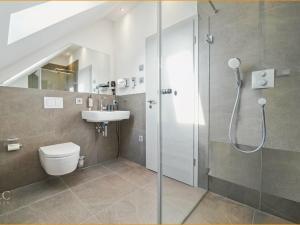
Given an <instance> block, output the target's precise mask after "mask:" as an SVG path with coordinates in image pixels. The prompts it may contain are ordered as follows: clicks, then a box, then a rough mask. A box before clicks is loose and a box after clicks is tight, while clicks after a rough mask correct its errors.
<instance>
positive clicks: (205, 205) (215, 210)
mask: <svg viewBox="0 0 300 225" xmlns="http://www.w3.org/2000/svg"><path fill="white" fill-rule="evenodd" d="M253 213H254V210H253V209H251V208H249V207H247V206H244V205H241V204H239V203H236V202H234V201H231V200H229V199H225V198H223V197H221V196H219V195H216V194H213V193H211V192H209V193H207V195H206V196H205V197H204V199H203V200H202V201H201V202H200V204H199V205H198V206H197V208H196V209H195V210H194V211H193V212H192V214H191V215H190V216H189V218H188V219H187V220H186V221H185V223H187V224H199V223H204V224H217V223H226V224H245V223H252V218H253Z"/></svg>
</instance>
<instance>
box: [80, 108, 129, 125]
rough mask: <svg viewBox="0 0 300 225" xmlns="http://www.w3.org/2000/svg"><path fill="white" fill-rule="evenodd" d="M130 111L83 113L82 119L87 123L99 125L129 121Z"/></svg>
mask: <svg viewBox="0 0 300 225" xmlns="http://www.w3.org/2000/svg"><path fill="white" fill-rule="evenodd" d="M129 116H130V111H82V112H81V117H82V119H84V120H86V121H87V122H93V123H99V122H109V121H119V120H127V119H129Z"/></svg>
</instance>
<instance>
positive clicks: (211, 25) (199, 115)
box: [146, 1, 300, 223]
mask: <svg viewBox="0 0 300 225" xmlns="http://www.w3.org/2000/svg"><path fill="white" fill-rule="evenodd" d="M178 4H180V3H178ZM181 4H182V7H181V10H180V11H176V7H175V6H174V5H173V6H167V4H165V2H161V5H160V6H159V7H158V10H160V11H158V13H159V12H160V13H161V14H160V17H159V19H160V23H159V27H160V30H159V32H158V36H156V37H157V39H155V38H152V39H148V40H147V41H146V46H149V45H151V40H152V42H153V41H154V40H158V41H159V44H158V46H159V47H160V48H159V53H158V55H159V56H160V58H159V59H158V60H157V61H153V62H152V63H153V64H155V63H156V65H157V64H158V66H157V67H155V68H156V69H157V74H158V76H157V80H155V81H150V84H152V85H156V87H157V90H159V91H158V92H156V93H153V95H152V96H151V98H148V99H147V100H148V103H147V105H146V106H147V107H148V109H147V110H148V111H150V110H152V111H153V108H156V111H155V112H153V114H152V119H153V121H160V123H159V126H157V127H159V134H160V135H159V136H155V135H154V133H153V136H152V139H147V143H148V142H149V140H150V144H153V145H155V146H156V147H157V149H158V152H156V153H154V154H153V152H152V153H150V155H149V157H150V158H151V157H152V158H151V160H149V161H147V163H148V168H151V166H152V167H153V165H154V167H155V166H157V167H156V168H155V169H154V170H157V171H159V172H160V173H159V174H158V177H159V179H158V180H159V181H160V182H161V185H159V186H158V191H159V193H158V196H161V198H159V199H160V202H159V204H158V206H159V211H158V212H159V215H161V217H160V216H158V221H159V222H166V221H169V220H168V219H169V217H170V215H172V210H173V208H174V207H175V208H176V207H183V208H184V209H188V210H186V211H185V210H182V215H181V218H183V220H182V221H185V219H187V218H188V217H189V214H190V213H191V211H192V210H193V208H194V207H195V206H196V205H197V204H198V202H200V205H201V199H203V198H205V192H206V191H207V190H208V191H210V192H214V193H217V194H219V195H221V196H224V197H227V198H229V199H232V200H235V201H237V202H239V203H243V204H245V205H247V206H251V207H253V208H254V209H256V210H255V211H254V212H253V213H254V215H256V213H257V212H258V211H260V210H261V211H264V212H267V213H270V214H272V215H276V216H278V217H281V218H284V219H287V220H289V221H292V222H296V223H299V222H300V214H299V212H300V191H299V190H300V180H299V178H300V166H299V165H300V164H299V162H300V153H299V151H300V150H299V144H300V143H299V140H300V139H299V136H300V129H299V121H300V117H299V115H300V111H299V109H300V102H299V97H300V96H299V86H300V79H299V78H300V76H299V71H300V68H299V63H300V62H299V56H300V47H298V45H297V44H296V43H299V41H300V33H299V28H300V27H299V24H300V16H299V13H300V3H297V2H273V1H272V2H269V1H257V2H247V3H241V2H231V3H222V2H219V1H218V2H215V3H214V2H200V3H198V4H197V3H196V2H189V3H188V4H187V3H185V4H184V3H181ZM212 6H213V7H212ZM180 14H181V15H182V14H185V15H182V17H181V18H180V19H178V15H180ZM174 15H176V16H177V17H176V16H174ZM176 20H177V21H176ZM170 21H172V22H173V23H172V25H170ZM174 21H176V22H174ZM152 54H155V52H152ZM156 54H157V52H156ZM234 57H237V58H239V59H241V61H242V64H241V65H240V67H239V71H240V75H241V80H242V84H243V85H242V87H241V88H240V90H239V91H240V96H239V101H240V102H239V104H235V100H236V92H237V90H238V89H239V88H238V89H237V80H236V78H235V76H234V74H233V72H234V71H233V70H232V68H230V67H228V60H229V59H231V58H234ZM148 66H149V65H148ZM268 69H271V70H273V69H274V71H275V74H274V87H271V88H253V86H252V85H253V82H254V80H252V77H253V74H252V73H253V72H257V71H262V72H264V70H268ZM151 82H153V83H151ZM155 82H156V83H155ZM147 85H148V84H147ZM157 93H159V94H158V95H157V98H156V99H152V97H153V96H154V95H155V94H157ZM259 99H260V101H259V104H258V100H259ZM264 99H266V102H267V104H265V100H264ZM152 100H153V101H152ZM151 101H152V102H151ZM153 103H156V105H155V106H154V104H153ZM234 105H236V106H235V110H234V111H235V114H234V116H235V121H234V120H232V121H231V115H232V111H233V107H234ZM148 111H147V112H148ZM262 113H263V114H262ZM262 115H263V117H262ZM153 121H152V122H153ZM230 121H231V122H230ZM149 124H150V123H149ZM152 124H153V123H152ZM154 124H155V123H154ZM230 124H232V126H234V127H235V130H234V133H235V136H233V135H232V138H231V139H232V142H234V143H235V147H236V149H243V150H244V151H246V153H248V154H246V153H244V152H241V151H237V150H236V149H235V148H233V147H232V145H231V141H230V139H229V137H228V128H229V126H230ZM261 143H263V144H261ZM260 145H262V148H261V146H260ZM257 146H258V148H257ZM256 148H257V151H253V149H256ZM157 162H158V163H157ZM151 163H152V164H151ZM173 181H180V182H182V184H183V186H182V190H183V189H184V190H186V192H185V191H182V192H180V194H182V193H184V194H183V195H184V196H180V194H178V199H177V202H176V201H175V202H170V201H169V200H168V191H170V189H169V186H171V185H172V184H170V182H173ZM168 182H169V183H168ZM189 190H192V191H191V193H193V194H194V193H196V194H195V195H193V194H190V195H193V197H192V198H193V200H195V201H191V200H190V199H189V195H188V194H186V193H188V192H189ZM180 197H182V198H180ZM188 203H189V204H188ZM172 207H173V208H172ZM172 216H174V215H172ZM199 222H200V221H199ZM251 222H253V221H252V220H250V221H249V223H251Z"/></svg>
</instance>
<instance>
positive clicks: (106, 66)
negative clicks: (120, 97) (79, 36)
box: [68, 48, 113, 94]
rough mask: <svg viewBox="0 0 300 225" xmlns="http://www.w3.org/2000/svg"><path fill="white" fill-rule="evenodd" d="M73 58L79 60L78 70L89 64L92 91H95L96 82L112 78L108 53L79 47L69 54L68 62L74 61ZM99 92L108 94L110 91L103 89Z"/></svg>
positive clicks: (105, 81)
mask: <svg viewBox="0 0 300 225" xmlns="http://www.w3.org/2000/svg"><path fill="white" fill-rule="evenodd" d="M75 60H78V61H79V65H78V70H79V71H80V70H82V69H85V68H87V67H89V66H91V68H92V71H91V72H92V91H93V92H95V91H96V90H95V88H96V86H97V85H98V84H100V83H107V82H108V81H111V80H112V79H113V77H112V73H111V68H112V66H111V65H110V63H111V57H110V55H108V54H105V53H102V52H99V51H94V50H92V49H89V48H80V49H78V50H77V51H76V52H74V53H73V54H72V55H71V57H70V59H69V63H68V64H70V63H72V62H74V61H75ZM101 93H103V94H104V93H105V94H109V93H110V92H109V91H104V92H101Z"/></svg>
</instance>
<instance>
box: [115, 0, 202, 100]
mask: <svg viewBox="0 0 300 225" xmlns="http://www.w3.org/2000/svg"><path fill="white" fill-rule="evenodd" d="M156 7H157V4H156V3H155V2H143V3H140V4H138V5H137V6H136V7H134V8H133V9H131V10H130V11H129V12H128V13H127V14H126V15H124V16H123V17H121V18H120V19H119V20H118V21H116V22H114V26H113V28H114V30H113V34H114V57H115V60H114V71H115V79H116V80H117V79H118V78H131V77H137V79H138V78H139V77H145V68H146V66H147V65H145V40H146V38H147V37H149V36H151V35H154V34H155V33H156V32H157V13H156ZM196 13H197V5H196V2H165V3H163V7H162V15H163V16H162V20H163V24H162V25H163V27H168V26H171V25H173V24H176V23H178V22H179V21H181V20H184V19H187V18H189V17H191V16H193V15H196ZM139 65H144V71H139ZM145 82H147V78H145ZM144 92H145V83H143V84H139V82H137V86H136V87H135V88H134V89H133V88H132V87H128V88H126V89H117V94H118V95H127V94H136V93H144Z"/></svg>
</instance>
